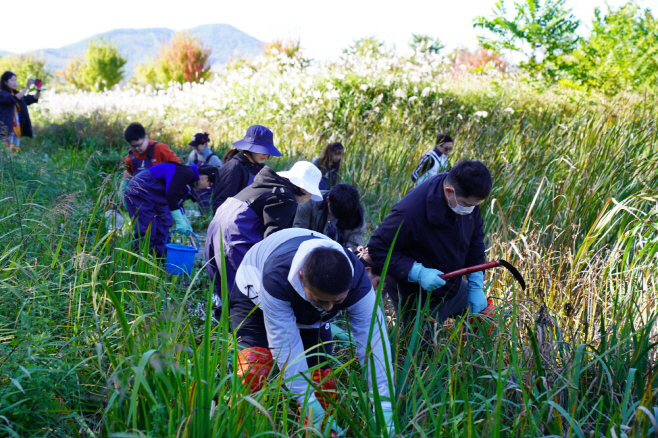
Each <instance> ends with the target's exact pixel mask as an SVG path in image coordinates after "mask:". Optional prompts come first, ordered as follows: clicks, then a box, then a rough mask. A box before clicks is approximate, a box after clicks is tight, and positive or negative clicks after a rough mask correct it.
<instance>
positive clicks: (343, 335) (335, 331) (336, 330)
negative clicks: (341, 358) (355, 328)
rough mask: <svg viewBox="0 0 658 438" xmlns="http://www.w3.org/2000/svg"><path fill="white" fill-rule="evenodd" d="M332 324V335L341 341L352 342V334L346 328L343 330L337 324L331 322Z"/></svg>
mask: <svg viewBox="0 0 658 438" xmlns="http://www.w3.org/2000/svg"><path fill="white" fill-rule="evenodd" d="M330 326H331V336H333V337H334V338H336V339H338V340H339V341H343V342H350V335H349V334H348V333H347V332H346V331H345V330H343V329H342V328H340V327H338V326H337V325H335V324H330Z"/></svg>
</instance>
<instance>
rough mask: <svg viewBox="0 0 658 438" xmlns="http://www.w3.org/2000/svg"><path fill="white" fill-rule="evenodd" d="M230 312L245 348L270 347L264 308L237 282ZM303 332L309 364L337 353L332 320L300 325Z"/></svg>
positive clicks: (232, 322)
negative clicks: (334, 352)
mask: <svg viewBox="0 0 658 438" xmlns="http://www.w3.org/2000/svg"><path fill="white" fill-rule="evenodd" d="M229 315H230V318H231V325H232V326H233V330H235V331H236V335H237V337H238V342H239V344H240V346H241V348H251V347H262V348H267V349H269V348H270V345H269V342H268V340H267V330H266V329H265V319H264V317H263V311H262V310H261V309H260V308H258V307H256V308H255V306H254V303H253V302H252V301H251V300H250V299H249V298H247V297H246V296H245V295H244V294H243V293H242V292H241V291H240V290H239V289H238V287H237V285H236V286H234V287H233V289H232V290H231V293H230V294H229ZM299 334H300V335H301V338H302V343H303V344H304V350H305V351H306V363H307V364H308V366H309V368H310V367H315V366H317V365H319V364H321V363H323V362H327V360H329V358H328V357H327V356H330V355H331V354H332V353H333V346H332V342H331V341H332V339H333V338H332V336H331V327H330V325H329V323H324V324H322V325H321V326H320V328H314V329H306V328H304V329H299ZM309 349H310V350H309ZM322 368H329V365H328V364H325V365H323V366H322Z"/></svg>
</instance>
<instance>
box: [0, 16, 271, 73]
mask: <svg viewBox="0 0 658 438" xmlns="http://www.w3.org/2000/svg"><path fill="white" fill-rule="evenodd" d="M189 32H190V33H191V34H192V35H195V36H198V37H200V38H201V39H202V40H203V42H204V44H206V45H208V46H209V47H210V48H211V49H212V56H211V58H210V60H211V62H212V63H213V65H221V64H225V63H226V61H227V60H228V58H229V57H231V56H235V55H236V54H238V53H239V54H240V55H247V56H253V55H256V54H258V53H259V52H260V46H261V44H262V43H261V42H260V41H259V40H257V39H256V38H254V37H252V36H250V35H248V34H246V33H244V32H242V31H240V30H238V29H236V28H235V27H233V26H231V25H228V24H207V25H203V26H198V27H195V28H192V29H189ZM173 34H174V31H173V30H171V29H167V28H163V27H160V28H148V29H115V30H111V31H109V32H104V33H100V34H97V35H94V36H92V37H90V38H86V39H84V40H81V41H78V42H76V43H73V44H69V45H67V46H64V47H60V48H57V49H42V50H38V51H36V52H32V53H35V54H36V55H37V56H39V57H43V58H44V59H45V60H46V67H47V68H48V69H49V70H50V71H52V72H55V71H57V70H61V69H63V68H64V67H65V66H66V63H67V61H68V59H69V57H71V56H78V55H81V54H82V53H83V52H84V50H85V49H86V48H87V44H88V43H89V40H91V39H94V38H104V39H108V40H111V41H112V42H114V43H115V44H116V45H117V46H118V47H119V51H120V52H121V54H122V55H123V56H125V57H126V58H127V59H128V62H127V63H126V67H125V69H126V73H127V74H128V75H132V72H133V70H134V68H135V65H136V64H139V63H141V62H144V61H145V60H146V59H147V58H149V57H151V56H155V55H156V54H157V52H158V49H159V47H160V45H161V44H162V41H166V40H169V39H170V38H171V36H172V35H173ZM7 54H9V52H5V51H2V50H0V56H4V55H7Z"/></svg>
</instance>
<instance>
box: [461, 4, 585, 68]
mask: <svg viewBox="0 0 658 438" xmlns="http://www.w3.org/2000/svg"><path fill="white" fill-rule="evenodd" d="M565 3H566V0H523V1H519V2H517V3H515V4H514V8H515V10H516V15H515V16H514V17H513V18H511V19H510V18H507V10H506V8H505V0H498V2H497V3H496V6H495V7H494V9H493V13H494V16H493V18H485V17H482V16H480V17H476V18H475V20H474V24H473V26H474V27H479V28H481V29H485V30H488V31H489V32H491V33H492V34H493V36H492V37H486V36H479V37H478V39H479V41H480V45H482V47H484V48H485V49H493V50H495V51H497V52H500V51H501V50H512V51H515V52H519V53H521V54H523V55H525V56H526V57H527V60H526V61H524V62H522V63H521V66H522V67H524V68H526V69H528V70H530V71H535V72H539V71H542V72H546V73H548V74H549V75H550V76H558V75H560V74H561V73H563V72H564V71H565V70H568V68H569V62H568V61H567V60H566V59H565V57H567V56H569V55H570V54H571V53H572V52H573V51H574V50H575V49H576V48H577V44H578V41H579V38H578V36H576V35H575V33H574V32H575V31H576V29H577V28H578V26H579V25H580V21H579V20H578V19H576V18H575V17H574V15H573V14H572V13H571V10H570V9H566V8H565Z"/></svg>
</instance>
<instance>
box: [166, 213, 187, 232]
mask: <svg viewBox="0 0 658 438" xmlns="http://www.w3.org/2000/svg"><path fill="white" fill-rule="evenodd" d="M171 217H172V218H173V219H174V229H175V230H176V232H177V233H187V232H190V233H191V232H192V226H191V225H190V222H189V221H188V220H187V218H186V217H185V216H184V215H183V213H182V212H181V211H180V210H172V211H171Z"/></svg>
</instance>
